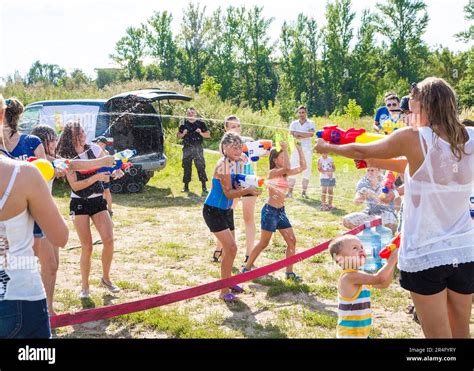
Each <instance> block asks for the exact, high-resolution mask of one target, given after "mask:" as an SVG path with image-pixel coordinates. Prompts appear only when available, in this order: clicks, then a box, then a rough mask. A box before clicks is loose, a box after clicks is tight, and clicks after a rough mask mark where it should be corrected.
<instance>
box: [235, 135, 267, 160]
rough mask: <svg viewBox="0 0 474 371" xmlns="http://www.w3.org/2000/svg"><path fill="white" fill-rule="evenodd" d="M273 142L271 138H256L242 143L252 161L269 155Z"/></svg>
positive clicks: (243, 149)
mask: <svg viewBox="0 0 474 371" xmlns="http://www.w3.org/2000/svg"><path fill="white" fill-rule="evenodd" d="M272 146H273V142H272V141H271V140H262V139H260V140H254V141H253V142H247V143H244V144H243V145H242V152H243V153H245V155H246V156H247V157H248V158H250V160H251V161H254V162H255V161H258V160H259V159H260V157H263V156H265V155H268V154H269V153H270V151H271V150H272Z"/></svg>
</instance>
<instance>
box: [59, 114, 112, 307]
mask: <svg viewBox="0 0 474 371" xmlns="http://www.w3.org/2000/svg"><path fill="white" fill-rule="evenodd" d="M58 152H59V155H60V156H61V157H63V158H68V159H72V158H81V159H92V158H98V157H102V150H101V149H100V147H99V146H97V145H95V144H93V145H91V146H89V145H88V144H86V133H85V132H84V130H83V129H82V127H81V125H80V123H79V122H78V121H71V122H68V123H67V124H66V126H65V127H64V132H63V134H62V136H61V140H60V142H59V148H58ZM66 177H67V180H68V182H69V185H70V186H71V188H72V192H71V203H70V213H71V217H72V219H73V223H74V227H75V228H76V232H77V235H78V237H79V240H80V241H81V247H82V252H81V263H80V264H81V278H82V290H81V294H80V296H79V297H80V298H81V299H87V298H89V297H90V294H89V273H90V269H91V258H92V233H91V228H90V220H91V219H92V221H93V223H94V225H95V227H96V228H97V231H98V232H99V235H100V238H101V240H102V244H103V250H102V279H101V284H102V286H104V287H105V288H107V289H108V290H109V291H110V292H112V293H117V292H119V291H120V289H119V288H118V287H117V286H115V285H114V284H113V283H112V282H111V280H110V268H111V265H112V258H113V254H114V236H113V224H112V219H111V218H110V215H109V213H108V211H107V202H106V201H105V199H104V197H103V193H104V187H103V185H102V182H106V181H108V180H109V177H110V174H109V173H90V174H81V173H80V172H76V171H68V172H67V174H66Z"/></svg>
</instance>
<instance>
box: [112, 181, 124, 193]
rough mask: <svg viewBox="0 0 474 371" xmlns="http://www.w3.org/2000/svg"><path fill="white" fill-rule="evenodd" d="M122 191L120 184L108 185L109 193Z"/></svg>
mask: <svg viewBox="0 0 474 371" xmlns="http://www.w3.org/2000/svg"><path fill="white" fill-rule="evenodd" d="M122 191H123V184H121V183H111V184H110V192H112V193H122Z"/></svg>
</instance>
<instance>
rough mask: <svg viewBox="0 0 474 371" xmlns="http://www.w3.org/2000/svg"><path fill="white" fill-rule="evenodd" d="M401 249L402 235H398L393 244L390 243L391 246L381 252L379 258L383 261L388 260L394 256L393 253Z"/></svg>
mask: <svg viewBox="0 0 474 371" xmlns="http://www.w3.org/2000/svg"><path fill="white" fill-rule="evenodd" d="M399 247H400V234H397V235H396V236H395V237H394V239H393V240H392V242H391V243H390V245H388V246H385V247H384V248H383V249H382V250H381V251H380V252H379V256H380V257H381V258H382V259H388V258H389V257H390V255H391V254H392V252H393V251H395V250H396V249H398V248H399Z"/></svg>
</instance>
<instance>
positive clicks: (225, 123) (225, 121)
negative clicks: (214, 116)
mask: <svg viewBox="0 0 474 371" xmlns="http://www.w3.org/2000/svg"><path fill="white" fill-rule="evenodd" d="M231 121H238V122H240V119H239V118H238V117H237V116H235V115H229V116H227V117H226V118H225V119H224V128H225V129H227V127H228V126H229V123H230V122H231Z"/></svg>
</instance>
